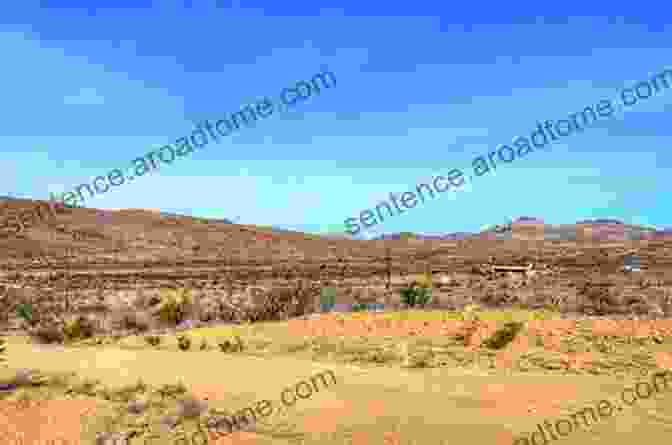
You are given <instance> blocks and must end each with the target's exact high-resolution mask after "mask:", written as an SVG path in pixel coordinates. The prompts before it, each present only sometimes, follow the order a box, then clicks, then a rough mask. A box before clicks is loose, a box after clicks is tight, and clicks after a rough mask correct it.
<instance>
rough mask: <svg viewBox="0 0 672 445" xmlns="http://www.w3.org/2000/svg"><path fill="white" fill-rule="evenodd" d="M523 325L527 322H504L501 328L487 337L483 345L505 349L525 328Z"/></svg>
mask: <svg viewBox="0 0 672 445" xmlns="http://www.w3.org/2000/svg"><path fill="white" fill-rule="evenodd" d="M523 326H525V324H524V323H522V322H519V321H510V322H507V323H504V325H503V326H502V327H501V328H499V329H497V330H496V331H495V332H494V333H493V334H492V335H491V336H490V337H488V338H487V339H485V340H484V341H483V343H482V345H483V346H485V347H486V348H488V349H503V348H504V347H506V345H508V344H509V343H511V342H512V341H513V340H514V339H515V338H516V336H517V335H518V333H519V332H520V331H521V330H522V329H523Z"/></svg>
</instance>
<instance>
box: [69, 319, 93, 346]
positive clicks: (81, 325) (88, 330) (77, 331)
mask: <svg viewBox="0 0 672 445" xmlns="http://www.w3.org/2000/svg"><path fill="white" fill-rule="evenodd" d="M94 333H95V325H94V324H93V321H92V320H90V319H89V318H87V317H83V316H79V317H75V318H73V319H71V320H68V321H66V323H65V326H63V334H64V336H65V338H66V339H68V340H79V339H84V338H91V337H93V334H94Z"/></svg>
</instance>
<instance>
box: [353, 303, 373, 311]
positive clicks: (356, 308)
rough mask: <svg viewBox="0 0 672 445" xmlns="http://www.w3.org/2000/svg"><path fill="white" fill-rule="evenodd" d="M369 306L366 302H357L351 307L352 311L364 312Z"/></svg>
mask: <svg viewBox="0 0 672 445" xmlns="http://www.w3.org/2000/svg"><path fill="white" fill-rule="evenodd" d="M368 308H369V306H368V305H367V304H366V303H355V304H353V305H352V306H351V307H350V310H352V312H363V311H365V310H367V309H368Z"/></svg>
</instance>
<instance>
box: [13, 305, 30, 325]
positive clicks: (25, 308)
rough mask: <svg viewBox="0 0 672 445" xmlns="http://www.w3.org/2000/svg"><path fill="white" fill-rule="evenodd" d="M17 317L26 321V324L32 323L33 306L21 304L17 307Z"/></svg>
mask: <svg viewBox="0 0 672 445" xmlns="http://www.w3.org/2000/svg"><path fill="white" fill-rule="evenodd" d="M16 316H17V317H19V318H20V319H22V320H24V321H25V322H26V323H32V321H33V306H31V305H30V304H26V303H19V304H18V305H16Z"/></svg>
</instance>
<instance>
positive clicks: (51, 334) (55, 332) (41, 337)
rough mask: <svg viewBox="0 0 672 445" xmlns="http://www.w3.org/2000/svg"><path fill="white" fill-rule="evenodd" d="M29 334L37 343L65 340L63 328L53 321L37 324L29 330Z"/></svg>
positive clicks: (61, 341)
mask: <svg viewBox="0 0 672 445" xmlns="http://www.w3.org/2000/svg"><path fill="white" fill-rule="evenodd" d="M30 336H31V338H33V339H34V340H36V341H37V342H38V343H47V344H50V343H63V341H64V340H65V334H64V333H63V330H62V329H61V327H60V326H59V325H57V324H55V323H45V324H41V325H38V326H37V327H35V328H34V329H32V330H31V331H30Z"/></svg>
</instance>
